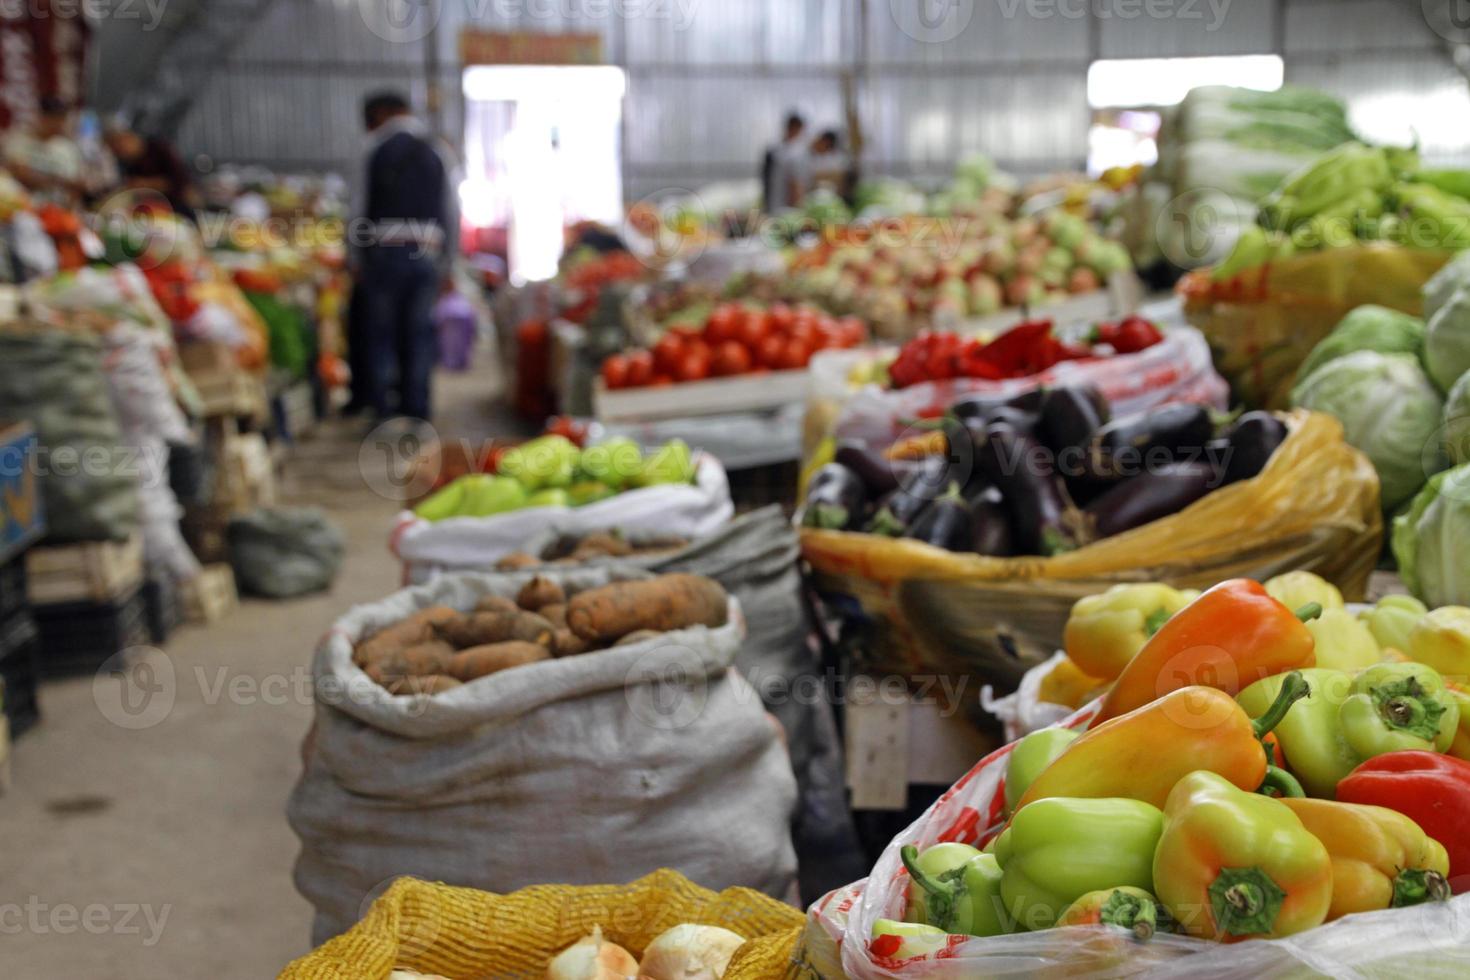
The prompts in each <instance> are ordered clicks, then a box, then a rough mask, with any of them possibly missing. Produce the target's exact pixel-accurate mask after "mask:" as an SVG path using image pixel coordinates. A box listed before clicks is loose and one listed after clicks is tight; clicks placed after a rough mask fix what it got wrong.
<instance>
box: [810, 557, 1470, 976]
mask: <svg viewBox="0 0 1470 980" xmlns="http://www.w3.org/2000/svg"><path fill="white" fill-rule="evenodd" d="M1276 585H1277V587H1276V588H1274V589H1273V591H1274V592H1275V595H1273V594H1272V593H1271V592H1268V591H1267V590H1266V588H1265V587H1263V586H1262V585H1261V584H1260V583H1257V582H1255V581H1251V580H1248V579H1234V580H1230V581H1226V582H1223V583H1221V584H1219V585H1217V586H1215V587H1214V588H1212V589H1209V590H1207V591H1205V592H1204V593H1203V594H1202V595H1200V596H1198V597H1196V598H1193V599H1192V600H1190V601H1187V602H1185V603H1184V604H1182V605H1179V604H1177V603H1171V602H1167V601H1164V600H1165V599H1166V598H1167V597H1164V596H1162V594H1157V595H1154V596H1153V598H1152V599H1149V600H1145V599H1144V598H1143V597H1142V594H1140V595H1138V596H1134V597H1132V598H1133V599H1136V600H1137V602H1138V603H1141V604H1143V605H1153V606H1156V607H1157V608H1156V609H1151V610H1149V611H1147V613H1145V612H1144V611H1143V610H1142V609H1141V608H1133V607H1129V608H1123V605H1127V604H1122V605H1120V607H1119V608H1117V609H1112V610H1101V609H1090V610H1084V614H1085V615H1089V616H1096V615H1103V614H1104V613H1108V614H1109V615H1108V616H1105V617H1104V619H1092V620H1090V621H1088V622H1082V623H1079V624H1078V627H1077V628H1078V629H1079V630H1081V629H1087V630H1089V631H1090V632H1091V635H1090V636H1089V637H1086V638H1082V637H1078V640H1077V643H1076V644H1075V645H1076V647H1077V649H1078V650H1079V651H1081V652H1082V657H1083V660H1084V661H1085V662H1087V663H1089V664H1090V665H1092V667H1093V669H1097V670H1102V671H1104V672H1109V673H1111V672H1112V671H1114V670H1116V673H1115V674H1114V675H1113V676H1112V677H1110V678H1109V679H1107V680H1106V681H1105V682H1104V687H1103V689H1104V693H1103V694H1102V695H1101V696H1100V697H1098V698H1097V699H1096V700H1094V701H1092V702H1091V703H1090V704H1088V705H1087V706H1086V707H1084V708H1083V709H1082V710H1080V711H1078V712H1077V713H1075V714H1074V715H1072V716H1071V717H1069V718H1067V719H1066V720H1065V721H1063V722H1061V723H1060V724H1058V725H1056V726H1053V727H1050V728H1046V729H1042V730H1040V731H1037V732H1034V733H1032V734H1030V735H1028V736H1026V737H1025V738H1023V739H1021V740H1020V741H1018V742H1014V743H1012V744H1010V745H1008V746H1005V747H1004V748H1002V749H999V750H997V751H996V752H994V753H992V754H991V755H990V756H988V757H987V758H985V759H983V760H982V761H981V762H980V763H979V764H978V765H976V766H975V768H974V769H972V770H971V771H970V773H969V774H968V775H966V776H965V777H964V778H963V779H961V780H960V781H959V782H958V783H956V784H955V785H954V787H953V788H951V789H950V791H949V792H948V793H946V794H945V795H944V796H943V797H942V798H941V799H940V800H939V801H938V802H937V803H935V804H934V806H932V807H931V808H930V809H929V811H928V812H927V813H925V814H924V816H923V817H922V818H920V820H919V821H918V822H916V823H915V824H914V825H913V826H911V827H910V828H908V829H907V830H905V831H904V832H903V833H902V834H900V835H899V836H898V838H897V839H895V840H894V841H893V842H892V843H891V844H890V845H889V847H888V848H887V849H886V850H885V852H884V854H883V856H882V857H881V858H880V860H879V861H878V863H877V866H876V867H875V868H874V869H873V872H872V874H871V875H870V876H869V878H868V879H867V880H866V881H865V882H861V883H859V884H858V885H856V886H851V887H850V888H849V889H845V890H842V891H840V892H838V893H835V894H834V895H832V896H828V897H827V898H826V899H824V900H822V901H821V902H818V903H817V904H816V905H814V906H813V908H812V910H811V911H810V913H809V927H808V935H807V950H808V959H809V960H810V961H811V962H812V963H813V964H814V965H817V966H818V968H819V969H820V970H821V971H822V972H823V973H824V975H836V974H833V973H832V972H831V971H832V970H833V969H834V967H836V966H837V965H839V964H840V969H842V970H843V971H845V972H846V975H847V976H849V977H852V978H854V980H874V978H886V977H904V978H909V977H922V978H938V977H971V976H1011V975H1020V974H1021V973H1025V974H1026V975H1035V973H1036V971H1037V970H1041V971H1043V972H1046V971H1048V970H1050V969H1056V970H1058V971H1059V972H1058V975H1084V974H1085V975H1089V976H1101V975H1107V976H1128V975H1133V974H1141V973H1143V972H1145V971H1147V970H1150V969H1160V968H1162V967H1164V966H1165V964H1169V966H1168V968H1167V969H1166V970H1165V971H1164V973H1165V974H1166V975H1168V976H1171V977H1172V976H1189V977H1193V976H1199V977H1204V976H1210V977H1241V978H1245V977H1258V976H1267V975H1272V976H1274V975H1286V973H1283V972H1281V971H1288V972H1289V968H1290V967H1292V966H1297V967H1300V968H1302V969H1307V968H1308V966H1309V967H1310V969H1311V970H1313V971H1317V972H1322V973H1326V974H1328V975H1352V976H1359V975H1384V976H1390V975H1392V976H1398V975H1408V974H1409V973H1410V972H1415V973H1419V972H1422V971H1424V970H1428V971H1429V972H1428V974H1427V975H1445V976H1449V975H1457V974H1463V972H1464V971H1465V970H1467V969H1470V896H1467V897H1460V898H1455V897H1452V896H1455V895H1459V894H1460V893H1462V892H1470V838H1467V836H1466V835H1465V832H1464V828H1465V826H1466V824H1467V823H1470V761H1467V759H1466V758H1465V756H1467V755H1470V751H1467V748H1466V746H1467V745H1470V741H1467V740H1465V739H1464V738H1463V737H1462V736H1461V725H1462V724H1470V722H1462V721H1461V718H1462V714H1461V712H1462V710H1464V709H1465V707H1466V706H1467V703H1470V702H1467V699H1466V698H1465V696H1464V695H1463V694H1462V693H1461V692H1459V691H1458V690H1456V685H1457V684H1459V683H1462V682H1463V681H1464V680H1465V679H1466V677H1467V675H1470V624H1467V622H1466V621H1465V619H1464V618H1463V617H1462V616H1461V615H1459V614H1458V613H1456V614H1451V615H1441V614H1444V613H1445V612H1446V611H1445V610H1439V611H1437V613H1438V614H1436V613H1427V614H1426V613H1424V612H1423V611H1422V610H1420V611H1413V610H1409V609H1408V607H1406V606H1403V607H1400V606H1395V605H1389V606H1386V607H1383V608H1381V609H1378V610H1376V613H1375V614H1369V615H1368V617H1367V618H1366V619H1365V620H1364V621H1362V624H1361V625H1362V626H1363V628H1364V629H1365V630H1367V631H1370V632H1372V633H1373V634H1375V635H1377V634H1380V633H1381V634H1382V635H1383V636H1385V637H1386V638H1392V640H1393V642H1395V643H1398V644H1400V645H1401V646H1403V647H1405V648H1406V649H1405V650H1399V649H1397V648H1396V647H1386V646H1380V647H1377V648H1376V649H1378V650H1379V651H1380V656H1381V659H1377V660H1373V659H1372V658H1369V657H1366V656H1365V655H1364V653H1363V652H1364V651H1365V650H1366V649H1367V647H1366V646H1360V647H1358V648H1356V649H1355V650H1352V651H1349V650H1345V649H1344V645H1345V644H1347V643H1348V642H1350V640H1351V633H1352V631H1351V630H1350V629H1349V628H1348V627H1347V626H1345V625H1344V624H1343V623H1342V622H1330V623H1328V624H1325V625H1322V626H1318V627H1317V628H1316V629H1315V630H1314V628H1313V626H1312V624H1313V623H1316V622H1318V621H1320V619H1321V617H1323V616H1324V615H1326V614H1329V613H1332V612H1334V611H1336V612H1339V613H1342V612H1343V607H1342V599H1341V596H1340V595H1338V594H1337V593H1336V590H1333V589H1331V587H1330V586H1327V585H1326V583H1323V582H1321V580H1311V579H1306V580H1301V579H1293V580H1288V581H1287V582H1285V583H1281V582H1278V583H1277V584H1276ZM1278 596H1279V597H1280V598H1278ZM1283 599H1284V600H1285V601H1282V600H1283ZM1109 601H1110V602H1111V603H1113V604H1119V599H1118V596H1117V595H1116V594H1115V595H1114V597H1113V598H1112V599H1111V600H1109ZM1132 612H1138V613H1139V614H1140V615H1139V626H1140V630H1141V632H1142V633H1144V634H1145V635H1146V638H1145V639H1143V641H1142V642H1141V644H1140V645H1138V646H1137V647H1136V649H1132V650H1131V651H1130V649H1129V648H1130V645H1131V644H1130V643H1129V642H1128V639H1127V636H1128V634H1129V633H1130V630H1128V629H1126V628H1125V629H1122V630H1120V631H1114V630H1113V627H1119V626H1126V625H1127V621H1129V620H1130V616H1131V613H1132ZM1410 613H1412V615H1410ZM1415 617H1417V618H1415ZM1150 618H1152V619H1153V620H1154V621H1153V622H1152V623H1148V622H1147V621H1148V620H1149V619H1150ZM1411 619H1412V620H1413V621H1412V622H1410V620H1411ZM1355 622H1357V621H1356V620H1355ZM1146 623H1147V625H1145V624H1146ZM1150 628H1151V629H1152V633H1151V635H1147V633H1148V630H1149V629H1150ZM1370 661H1371V662H1370ZM1326 664H1332V665H1333V666H1326ZM1431 664H1438V665H1439V668H1441V669H1436V667H1435V666H1432V665H1431ZM1447 675H1448V676H1447ZM1074 927H1075V928H1074ZM1221 944H1227V945H1230V946H1231V948H1230V949H1229V950H1228V951H1226V950H1222V949H1221V948H1220V946H1221ZM1175 961H1177V962H1175ZM822 964H825V967H824V966H822ZM1074 971H1075V972H1074Z"/></svg>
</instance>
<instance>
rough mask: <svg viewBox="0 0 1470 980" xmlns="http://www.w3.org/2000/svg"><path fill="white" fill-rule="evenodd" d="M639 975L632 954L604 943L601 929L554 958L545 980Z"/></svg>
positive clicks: (598, 979)
mask: <svg viewBox="0 0 1470 980" xmlns="http://www.w3.org/2000/svg"><path fill="white" fill-rule="evenodd" d="M637 972H638V961H637V960H635V959H634V958H633V954H632V953H630V952H628V951H627V950H626V949H624V948H623V947H621V946H619V945H618V944H617V943H609V942H604V941H603V938H602V927H601V926H593V927H592V932H591V933H590V934H589V935H586V936H583V937H582V938H581V939H578V940H577V941H576V942H575V943H573V944H572V945H570V946H568V947H567V948H566V949H564V950H562V951H561V952H560V953H558V954H557V956H556V959H554V960H552V961H551V962H550V963H549V964H547V966H546V980H626V978H628V977H632V976H634V975H635V974H637Z"/></svg>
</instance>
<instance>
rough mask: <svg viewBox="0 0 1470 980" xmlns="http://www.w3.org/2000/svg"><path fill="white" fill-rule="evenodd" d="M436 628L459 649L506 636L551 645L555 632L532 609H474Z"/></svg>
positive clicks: (498, 640)
mask: <svg viewBox="0 0 1470 980" xmlns="http://www.w3.org/2000/svg"><path fill="white" fill-rule="evenodd" d="M434 629H435V631H436V632H437V633H438V635H439V637H440V639H443V640H448V641H449V642H450V643H452V644H453V645H454V646H455V647H456V648H457V649H460V650H463V649H465V648H466V647H478V646H484V645H485V644H487V643H503V642H505V641H506V640H524V641H526V642H528V643H539V644H541V645H542V646H546V647H549V646H550V645H551V636H552V633H553V632H554V630H553V628H552V625H551V624H550V623H548V622H547V621H546V620H545V619H544V618H542V617H541V616H538V615H536V614H535V613H531V612H480V613H473V614H471V615H469V616H461V617H460V618H458V619H451V620H449V621H448V622H444V623H439V624H437V625H436V626H435V627H434Z"/></svg>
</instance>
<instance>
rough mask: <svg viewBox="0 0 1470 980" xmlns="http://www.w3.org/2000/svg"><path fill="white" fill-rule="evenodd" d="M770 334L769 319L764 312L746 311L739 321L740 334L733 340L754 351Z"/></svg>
mask: <svg viewBox="0 0 1470 980" xmlns="http://www.w3.org/2000/svg"><path fill="white" fill-rule="evenodd" d="M770 333H771V318H770V316H769V315H768V314H767V313H766V312H765V311H764V310H746V311H745V315H744V316H743V317H742V318H741V320H740V333H739V334H738V335H737V336H736V338H735V339H736V340H738V341H740V342H741V343H742V344H744V345H745V346H746V347H749V348H750V349H751V350H756V349H757V348H759V347H760V343H761V341H762V340H765V339H766V337H767V336H768V335H769V334H770Z"/></svg>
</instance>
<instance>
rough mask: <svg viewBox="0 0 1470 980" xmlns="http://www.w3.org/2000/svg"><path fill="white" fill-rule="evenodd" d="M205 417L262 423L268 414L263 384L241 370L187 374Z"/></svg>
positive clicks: (268, 406) (267, 403)
mask: <svg viewBox="0 0 1470 980" xmlns="http://www.w3.org/2000/svg"><path fill="white" fill-rule="evenodd" d="M190 377H191V378H192V379H193V381H194V387H196V388H198V389H199V399H200V401H201V402H202V403H203V405H204V414H205V416H206V417H214V416H219V415H229V416H234V417H236V418H248V419H251V420H253V421H255V422H263V421H265V419H266V417H267V416H268V415H269V414H270V404H269V402H268V401H267V400H266V395H265V383H264V382H262V381H261V380H260V379H259V378H257V377H256V376H255V375H253V374H250V373H249V372H246V371H242V370H238V369H236V370H230V371H211V372H208V373H200V374H194V375H190Z"/></svg>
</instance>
